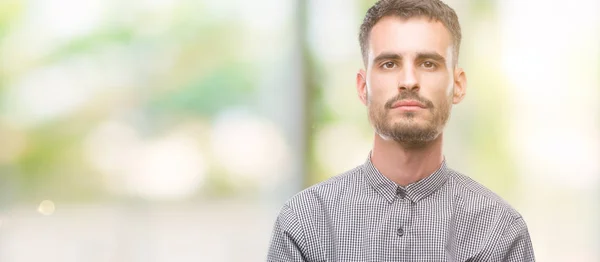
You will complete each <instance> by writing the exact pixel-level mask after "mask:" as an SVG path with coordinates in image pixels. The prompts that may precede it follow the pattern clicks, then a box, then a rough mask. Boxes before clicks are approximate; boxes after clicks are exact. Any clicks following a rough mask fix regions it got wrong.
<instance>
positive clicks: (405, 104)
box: [392, 100, 427, 111]
mask: <svg viewBox="0 0 600 262" xmlns="http://www.w3.org/2000/svg"><path fill="white" fill-rule="evenodd" d="M425 108H427V107H426V106H425V105H424V104H423V103H421V102H419V101H416V100H401V101H398V102H395V103H393V104H392V109H400V110H407V111H415V110H420V109H425Z"/></svg>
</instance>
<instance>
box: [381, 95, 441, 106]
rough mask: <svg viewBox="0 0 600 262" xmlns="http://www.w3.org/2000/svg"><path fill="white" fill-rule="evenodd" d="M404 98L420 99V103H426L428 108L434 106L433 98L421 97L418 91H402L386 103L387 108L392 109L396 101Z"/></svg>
mask: <svg viewBox="0 0 600 262" xmlns="http://www.w3.org/2000/svg"><path fill="white" fill-rule="evenodd" d="M402 100H415V101H418V102H419V103H422V104H423V105H425V107H426V108H433V102H431V100H429V99H426V98H424V97H421V96H419V94H417V93H416V92H411V91H404V92H401V93H399V94H398V95H396V96H395V97H393V98H392V99H390V100H388V101H387V102H386V103H385V108H387V109H392V105H393V104H394V103H396V102H399V101H402Z"/></svg>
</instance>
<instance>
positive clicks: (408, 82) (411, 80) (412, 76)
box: [398, 64, 419, 91]
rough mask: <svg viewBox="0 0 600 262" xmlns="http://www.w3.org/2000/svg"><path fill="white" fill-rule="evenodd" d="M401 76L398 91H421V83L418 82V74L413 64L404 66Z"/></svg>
mask: <svg viewBox="0 0 600 262" xmlns="http://www.w3.org/2000/svg"><path fill="white" fill-rule="evenodd" d="M400 74H401V76H400V82H399V85H398V89H400V91H402V90H407V91H412V90H416V89H419V82H418V81H417V72H416V69H415V67H414V66H413V65H412V64H407V65H404V66H403V70H402V72H401V73H400Z"/></svg>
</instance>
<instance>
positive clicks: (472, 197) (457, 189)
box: [448, 170, 521, 221]
mask: <svg viewBox="0 0 600 262" xmlns="http://www.w3.org/2000/svg"><path fill="white" fill-rule="evenodd" d="M448 182H449V183H448V185H449V186H451V187H452V190H453V192H454V195H455V198H457V199H458V200H459V201H460V202H461V203H462V204H463V205H464V209H465V210H466V211H467V212H471V213H480V212H485V213H494V214H496V215H498V216H501V217H504V218H506V219H509V220H513V221H514V220H516V219H519V218H521V214H520V213H519V212H518V211H517V210H516V209H515V208H514V207H513V206H511V205H510V204H509V203H508V202H507V201H506V200H505V199H503V198H502V197H500V196H499V195H497V194H496V193H494V192H493V191H492V190H490V189H488V188H487V187H485V186H484V185H482V184H480V183H479V182H477V181H475V180H473V179H472V178H470V177H468V176H466V175H463V174H461V173H459V172H457V171H455V170H451V171H450V177H449V180H448Z"/></svg>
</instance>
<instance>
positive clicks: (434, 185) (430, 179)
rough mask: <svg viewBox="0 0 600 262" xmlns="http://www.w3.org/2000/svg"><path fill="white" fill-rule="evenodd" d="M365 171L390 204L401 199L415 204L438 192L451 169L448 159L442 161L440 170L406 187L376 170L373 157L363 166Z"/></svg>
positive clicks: (372, 184) (374, 186)
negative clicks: (372, 160) (447, 162)
mask: <svg viewBox="0 0 600 262" xmlns="http://www.w3.org/2000/svg"><path fill="white" fill-rule="evenodd" d="M363 170H364V174H365V178H366V180H367V182H368V183H369V184H370V185H371V186H372V187H373V189H375V191H377V193H379V194H380V195H381V196H382V197H383V198H385V199H386V200H387V201H388V202H389V203H392V202H394V200H395V199H396V198H397V197H398V196H400V197H406V198H408V199H409V200H411V201H413V202H419V201H420V200H421V199H424V198H425V197H427V196H429V195H430V194H432V193H433V192H435V191H437V190H438V189H439V188H440V187H442V185H444V183H446V180H448V174H449V172H450V169H449V168H448V167H447V166H446V159H445V158H444V160H443V161H442V164H441V166H440V168H439V169H438V170H436V171H435V172H433V174H431V175H429V176H427V177H425V178H423V179H421V180H419V181H417V182H415V183H412V184H409V185H407V186H405V187H402V186H399V185H397V184H396V183H395V182H394V181H392V180H390V179H388V178H387V177H385V176H384V175H383V174H381V173H380V172H379V170H377V168H375V166H374V165H373V163H372V162H371V155H370V154H369V157H367V161H365V163H364V164H363Z"/></svg>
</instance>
